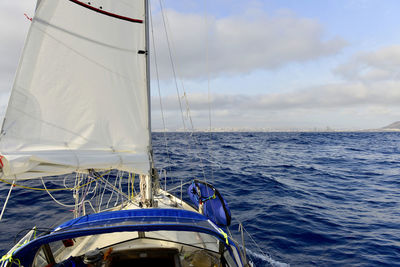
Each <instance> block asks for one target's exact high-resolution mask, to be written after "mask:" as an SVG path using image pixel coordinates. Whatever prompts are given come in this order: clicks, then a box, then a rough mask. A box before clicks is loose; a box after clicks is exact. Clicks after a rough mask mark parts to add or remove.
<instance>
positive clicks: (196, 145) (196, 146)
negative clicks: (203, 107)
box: [159, 0, 206, 181]
mask: <svg viewBox="0 0 400 267" xmlns="http://www.w3.org/2000/svg"><path fill="white" fill-rule="evenodd" d="M159 3H160V7H161V14H162V18H163V24H164V30H165V34H166V37H167V43H168V50H169V56H170V60H171V65H172V69H173V73H174V81H175V85H176V89H177V93H178V99H179V106H180V110H181V114H182V121H183V126H184V131H185V132H186V131H187V127H186V124H185V120H184V113H183V108H182V103H181V97H180V95H179V89H178V83H177V71H176V69H175V64H174V61H173V58H172V53H173V45H172V40H171V41H170V40H169V38H168V25H169V23H168V17H167V16H165V12H164V8H163V5H162V0H159ZM179 80H180V81H181V85H182V89H183V91H184V95H183V98H184V99H185V101H186V107H187V109H186V110H187V113H188V117H189V118H190V124H191V132H192V133H191V137H192V139H193V141H194V143H195V148H198V146H199V145H198V140H197V139H196V138H195V137H194V136H193V133H194V125H193V121H192V116H191V112H190V107H189V102H188V99H187V97H186V90H185V87H184V84H183V80H182V79H181V78H179ZM194 150H195V151H196V149H194ZM195 154H196V155H197V153H196V152H195ZM200 164H201V168H202V173H203V178H204V180H205V181H206V174H205V170H204V164H203V162H202V160H201V159H200Z"/></svg>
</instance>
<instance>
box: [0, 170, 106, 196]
mask: <svg viewBox="0 0 400 267" xmlns="http://www.w3.org/2000/svg"><path fill="white" fill-rule="evenodd" d="M109 172H111V170H110V171H107V172H106V173H104V174H102V175H101V176H99V177H96V179H94V180H93V181H90V182H88V183H86V184H83V185H79V186H75V187H70V188H53V189H52V188H50V189H44V188H38V187H29V186H24V185H20V184H15V183H10V182H8V181H6V180H3V179H0V182H3V183H5V184H9V185H14V186H16V187H20V188H24V189H29V190H36V191H51V192H54V191H67V190H78V189H81V188H82V187H84V186H86V185H89V184H91V183H93V182H95V181H97V180H99V179H100V178H101V177H103V176H104V175H107V173H109Z"/></svg>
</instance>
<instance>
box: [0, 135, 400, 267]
mask: <svg viewBox="0 0 400 267" xmlns="http://www.w3.org/2000/svg"><path fill="white" fill-rule="evenodd" d="M165 140H166V141H167V142H166V143H167V146H166V143H165ZM153 142H154V152H155V161H156V164H157V167H158V168H159V169H165V170H166V171H167V179H166V181H167V186H168V187H169V188H172V187H174V186H178V187H179V185H180V184H181V180H183V183H185V182H187V181H190V180H191V179H193V178H198V179H206V180H207V182H210V183H212V184H213V185H214V186H215V187H216V188H217V189H218V190H219V191H220V193H221V194H222V195H223V196H224V197H225V198H226V200H227V202H228V204H229V207H230V209H231V211H232V216H233V223H232V226H231V230H232V232H235V231H236V230H237V227H238V223H239V222H242V223H243V225H244V227H245V229H246V231H247V232H248V233H249V234H250V235H246V248H247V249H248V254H249V256H250V258H251V259H252V260H253V262H254V263H255V265H256V266H288V265H290V266H400V153H399V152H400V133H194V134H187V133H167V134H165V135H164V134H163V133H154V134H153ZM30 183H32V184H33V183H34V182H30ZM161 184H162V186H164V178H162V180H161ZM183 187H184V189H186V187H187V185H184V186H183ZM8 189H9V186H6V185H4V184H1V185H0V195H1V198H2V202H1V203H3V202H4V199H5V197H6V196H7V193H8ZM176 193H177V194H178V195H179V194H180V191H179V190H176ZM68 194H69V195H68V196H67V195H66V193H62V192H60V193H54V197H56V198H57V199H62V200H64V199H68V198H70V193H69V192H68ZM183 194H184V195H183V197H184V198H185V199H187V197H186V196H185V194H186V193H185V191H184V192H183ZM65 214H66V216H67V217H71V212H70V210H69V209H68V208H65V207H61V206H59V205H57V204H55V203H54V202H53V201H52V199H51V198H50V196H48V195H47V194H46V193H45V192H37V191H30V190H24V189H20V188H15V189H14V190H13V193H12V195H11V198H10V201H9V203H8V206H7V210H6V212H5V214H4V218H3V220H2V221H1V222H0V232H1V236H0V247H1V250H2V253H5V252H6V250H8V249H9V248H10V247H11V245H12V244H13V242H14V239H16V238H15V236H17V237H21V235H22V233H23V232H24V230H25V229H29V228H31V227H32V225H37V226H38V227H41V228H42V229H44V230H45V229H47V228H49V227H51V224H52V223H53V221H56V220H57V221H59V220H60V219H63V218H64V216H65ZM19 232H21V233H19ZM253 240H254V241H255V242H253Z"/></svg>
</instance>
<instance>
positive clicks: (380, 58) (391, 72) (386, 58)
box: [335, 45, 400, 82]
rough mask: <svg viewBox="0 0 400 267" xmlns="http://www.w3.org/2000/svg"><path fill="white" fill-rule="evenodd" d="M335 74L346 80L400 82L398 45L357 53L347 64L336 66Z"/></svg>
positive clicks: (399, 52) (399, 51)
mask: <svg viewBox="0 0 400 267" xmlns="http://www.w3.org/2000/svg"><path fill="white" fill-rule="evenodd" d="M335 73H336V74H338V75H340V76H341V77H343V78H344V79H346V80H359V81H367V82H373V81H382V80H400V45H393V46H388V47H383V48H381V49H379V50H377V51H372V52H362V53H358V54H356V55H354V56H353V57H352V58H351V59H350V60H349V61H348V62H347V63H345V64H342V65H340V66H338V67H337V68H336V69H335Z"/></svg>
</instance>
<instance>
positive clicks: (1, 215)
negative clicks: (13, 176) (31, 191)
mask: <svg viewBox="0 0 400 267" xmlns="http://www.w3.org/2000/svg"><path fill="white" fill-rule="evenodd" d="M14 185H15V180H14V181H13V182H12V184H11V186H10V190H9V191H8V195H7V198H6V201H5V202H4V206H3V209H2V210H1V214H0V221H1V219H2V218H3V214H4V211H5V210H6V207H7V203H8V200H9V199H10V196H11V191H12V190H13V188H14Z"/></svg>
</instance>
